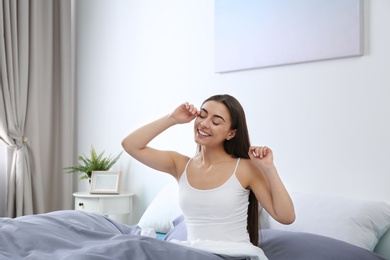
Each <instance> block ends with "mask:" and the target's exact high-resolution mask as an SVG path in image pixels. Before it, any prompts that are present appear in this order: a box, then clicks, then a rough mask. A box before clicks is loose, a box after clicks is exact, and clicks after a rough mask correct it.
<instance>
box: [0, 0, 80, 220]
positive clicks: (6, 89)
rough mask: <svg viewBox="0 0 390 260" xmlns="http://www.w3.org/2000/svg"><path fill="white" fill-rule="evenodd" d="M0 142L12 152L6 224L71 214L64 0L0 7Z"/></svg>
mask: <svg viewBox="0 0 390 260" xmlns="http://www.w3.org/2000/svg"><path fill="white" fill-rule="evenodd" d="M0 35H3V38H0V66H1V67H0V102H1V103H0V138H1V139H3V140H4V141H5V143H6V144H7V146H8V147H10V148H12V149H13V154H12V164H11V169H10V172H9V178H8V191H7V213H8V216H10V217H16V216H21V215H26V214H34V213H44V212H48V211H53V210H58V209H69V208H71V207H72V200H73V199H72V191H73V181H72V176H71V175H67V174H66V175H65V174H63V171H62V169H63V168H64V167H65V166H68V165H71V164H72V161H73V160H72V158H73V155H74V147H73V144H74V139H75V138H74V132H75V131H74V89H73V82H72V81H73V80H72V78H73V73H72V69H71V68H72V67H73V66H72V59H71V57H72V55H71V50H72V48H71V43H72V42H71V41H72V38H71V1H70V0H51V1H43V0H31V1H26V0H2V1H0Z"/></svg>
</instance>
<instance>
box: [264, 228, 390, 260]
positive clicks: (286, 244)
mask: <svg viewBox="0 0 390 260" xmlns="http://www.w3.org/2000/svg"><path fill="white" fill-rule="evenodd" d="M260 247H261V248H262V249H263V251H264V253H265V254H266V255H267V257H268V258H269V259H286V260H287V259H294V260H295V259H300V260H305V259H307V260H313V259H316V260H322V259H323V260H328V259H343V260H349V259H350V260H356V259H365V260H368V259H372V260H379V259H381V260H386V259H385V258H383V257H381V256H379V255H378V254H376V253H374V252H372V251H370V250H367V249H365V248H362V247H358V246H355V245H352V244H349V243H347V242H344V241H341V240H337V239H334V238H330V237H325V236H320V235H316V234H310V233H304V232H293V231H283V230H276V229H263V230H261V241H260Z"/></svg>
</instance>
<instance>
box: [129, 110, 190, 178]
mask: <svg viewBox="0 0 390 260" xmlns="http://www.w3.org/2000/svg"><path fill="white" fill-rule="evenodd" d="M197 115H198V110H197V109H196V108H195V107H194V106H193V105H190V104H188V103H183V104H182V105H180V106H179V107H178V108H176V109H175V110H174V111H173V112H172V113H170V114H169V115H166V116H163V117H161V118H159V119H157V120H155V121H153V122H151V123H149V124H146V125H144V126H142V127H140V128H138V129H137V130H135V131H134V132H132V133H130V134H129V135H128V136H126V137H125V138H124V139H123V141H122V146H123V148H124V149H125V151H126V152H127V153H128V154H130V155H131V156H132V157H134V158H135V159H136V160H138V161H140V162H141V163H143V164H145V165H147V166H149V167H151V168H153V169H156V170H158V171H162V172H166V173H169V174H171V175H173V176H174V177H177V168H178V166H177V164H178V160H180V159H181V158H183V157H185V156H182V155H180V154H178V153H177V152H173V151H161V150H157V149H154V148H151V147H149V146H147V145H148V144H149V142H150V141H152V140H153V139H154V138H155V137H156V136H158V135H159V134H161V133H162V132H164V131H165V130H167V129H168V128H169V127H171V126H174V125H176V124H183V123H188V122H191V121H192V120H193V119H194V118H195V117H196V116H197Z"/></svg>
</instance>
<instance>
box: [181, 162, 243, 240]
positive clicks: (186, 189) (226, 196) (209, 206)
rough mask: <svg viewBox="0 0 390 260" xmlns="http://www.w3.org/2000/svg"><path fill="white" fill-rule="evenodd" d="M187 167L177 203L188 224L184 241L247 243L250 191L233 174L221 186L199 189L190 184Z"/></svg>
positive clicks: (182, 178)
mask: <svg viewBox="0 0 390 260" xmlns="http://www.w3.org/2000/svg"><path fill="white" fill-rule="evenodd" d="M190 161H191V159H190V160H189V161H188V162H187V165H186V168H185V170H184V172H183V174H182V176H181V177H180V180H179V204H180V208H181V210H182V212H183V215H184V217H185V221H186V225H187V234H188V236H187V240H189V241H194V240H215V241H235V242H249V243H250V239H249V234H248V231H247V215H248V204H249V202H248V199H249V190H247V189H244V188H243V187H242V186H241V183H240V182H239V181H238V179H237V177H236V170H237V167H238V164H239V162H240V158H238V160H237V164H236V167H235V169H234V172H233V174H232V176H231V177H230V178H229V179H228V180H227V181H226V182H225V183H224V184H222V185H221V186H219V187H217V188H214V189H209V190H199V189H195V188H194V187H192V186H191V185H190V184H189V182H188V178H187V173H186V172H187V167H188V164H189V163H190Z"/></svg>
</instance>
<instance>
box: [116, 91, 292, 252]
mask: <svg viewBox="0 0 390 260" xmlns="http://www.w3.org/2000/svg"><path fill="white" fill-rule="evenodd" d="M194 119H195V121H194V139H195V142H196V143H197V145H198V148H197V153H196V154H195V156H194V157H192V158H190V157H188V156H186V155H183V154H180V153H177V152H174V151H161V150H157V149H153V148H151V147H149V146H148V143H149V142H150V141H151V140H152V139H153V138H155V137H156V136H158V135H159V134H160V133H162V132H163V131H165V130H166V129H168V128H169V127H172V126H174V125H177V124H184V123H189V122H191V121H192V120H194ZM122 146H123V147H124V149H125V151H126V152H127V153H129V154H130V155H131V156H132V157H134V158H135V159H137V160H138V161H140V162H142V163H144V164H145V165H147V166H149V167H151V168H153V169H156V170H158V171H161V172H166V173H168V174H171V175H172V176H173V177H175V178H176V179H177V181H178V183H179V204H180V207H181V209H182V212H183V215H184V217H185V220H186V226H187V233H188V240H189V241H196V240H205V241H231V242H243V243H247V244H250V242H251V243H252V244H253V245H255V246H257V245H258V202H259V203H260V204H261V206H262V207H263V208H264V209H265V210H266V211H267V212H268V213H269V214H270V215H271V216H272V217H273V218H274V219H275V220H277V221H279V222H280V223H283V224H290V223H292V222H293V221H294V220H295V212H294V206H293V203H292V201H291V198H290V196H289V194H288V192H287V190H286V188H285V187H284V185H283V183H282V181H281V179H280V177H279V175H278V172H277V170H276V168H275V165H274V163H273V153H272V150H271V149H270V148H268V147H266V146H250V142H249V135H248V129H247V125H246V119H245V113H244V110H243V108H242V106H241V105H240V103H239V102H238V101H237V100H236V99H235V98H234V97H232V96H230V95H215V96H212V97H210V98H208V99H206V100H205V101H204V102H203V104H202V106H201V108H200V109H199V110H198V109H197V108H195V107H194V106H193V105H190V104H189V103H184V104H181V105H180V106H179V107H178V108H176V109H175V110H174V111H173V112H172V113H170V114H169V115H166V116H163V117H162V118H160V119H157V120H156V121H154V122H151V123H149V124H147V125H145V126H143V127H141V128H139V129H138V130H136V131H134V132H133V133H131V134H129V135H128V136H127V137H126V138H125V139H124V140H123V141H122Z"/></svg>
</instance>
